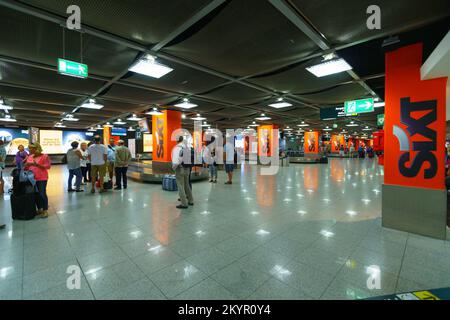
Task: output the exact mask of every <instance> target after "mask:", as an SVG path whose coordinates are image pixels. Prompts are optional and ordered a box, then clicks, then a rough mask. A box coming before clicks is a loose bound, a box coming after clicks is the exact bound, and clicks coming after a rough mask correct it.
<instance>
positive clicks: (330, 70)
mask: <svg viewBox="0 0 450 320" xmlns="http://www.w3.org/2000/svg"><path fill="white" fill-rule="evenodd" d="M352 69H353V68H352V66H350V65H349V64H348V63H347V62H346V61H345V60H344V59H342V58H333V59H330V60H327V59H324V60H323V61H322V62H321V63H319V64H316V65H314V66H311V67H307V68H306V70H308V71H309V72H311V73H312V74H314V75H315V76H316V77H318V78H322V77H325V76H328V75H331V74H336V73H340V72H344V71H348V70H352Z"/></svg>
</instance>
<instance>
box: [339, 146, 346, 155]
mask: <svg viewBox="0 0 450 320" xmlns="http://www.w3.org/2000/svg"><path fill="white" fill-rule="evenodd" d="M339 156H340V157H341V158H343V157H344V156H345V149H344V145H343V144H341V146H340V147H339Z"/></svg>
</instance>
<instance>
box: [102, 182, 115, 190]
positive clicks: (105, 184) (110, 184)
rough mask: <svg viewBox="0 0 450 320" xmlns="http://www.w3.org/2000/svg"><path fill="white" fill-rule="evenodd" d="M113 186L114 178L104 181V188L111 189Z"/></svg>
mask: <svg viewBox="0 0 450 320" xmlns="http://www.w3.org/2000/svg"><path fill="white" fill-rule="evenodd" d="M112 188H113V184H112V180H110V181H108V182H105V183H103V189H105V190H111V189H112Z"/></svg>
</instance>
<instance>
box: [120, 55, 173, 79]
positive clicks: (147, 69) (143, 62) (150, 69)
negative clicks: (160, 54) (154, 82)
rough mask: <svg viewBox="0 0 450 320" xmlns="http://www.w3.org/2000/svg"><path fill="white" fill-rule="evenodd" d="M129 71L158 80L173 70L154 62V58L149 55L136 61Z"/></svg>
mask: <svg viewBox="0 0 450 320" xmlns="http://www.w3.org/2000/svg"><path fill="white" fill-rule="evenodd" d="M128 70H129V71H132V72H135V73H139V74H143V75H146V76H149V77H152V78H156V79H159V78H161V77H162V76H165V75H166V74H168V73H169V72H172V71H173V69H172V68H169V67H168V66H165V65H162V64H159V63H157V62H156V61H155V58H154V57H153V56H151V55H147V56H146V57H144V58H142V59H140V60H139V61H137V62H136V63H135V64H134V65H133V66H131V67H130V69H128Z"/></svg>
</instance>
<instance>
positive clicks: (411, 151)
mask: <svg viewBox="0 0 450 320" xmlns="http://www.w3.org/2000/svg"><path fill="white" fill-rule="evenodd" d="M421 65H422V44H416V45H412V46H408V47H404V48H401V49H398V50H396V51H393V52H389V53H387V54H386V115H385V137H386V138H385V141H384V143H385V158H384V164H385V169H384V171H385V176H384V179H385V183H386V184H391V185H401V186H409V187H419V188H429V189H444V188H445V184H444V177H445V163H444V162H445V149H444V146H445V131H446V121H445V112H446V105H445V104H446V84H447V79H446V78H439V79H432V80H425V81H422V80H421V79H420V68H421Z"/></svg>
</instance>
